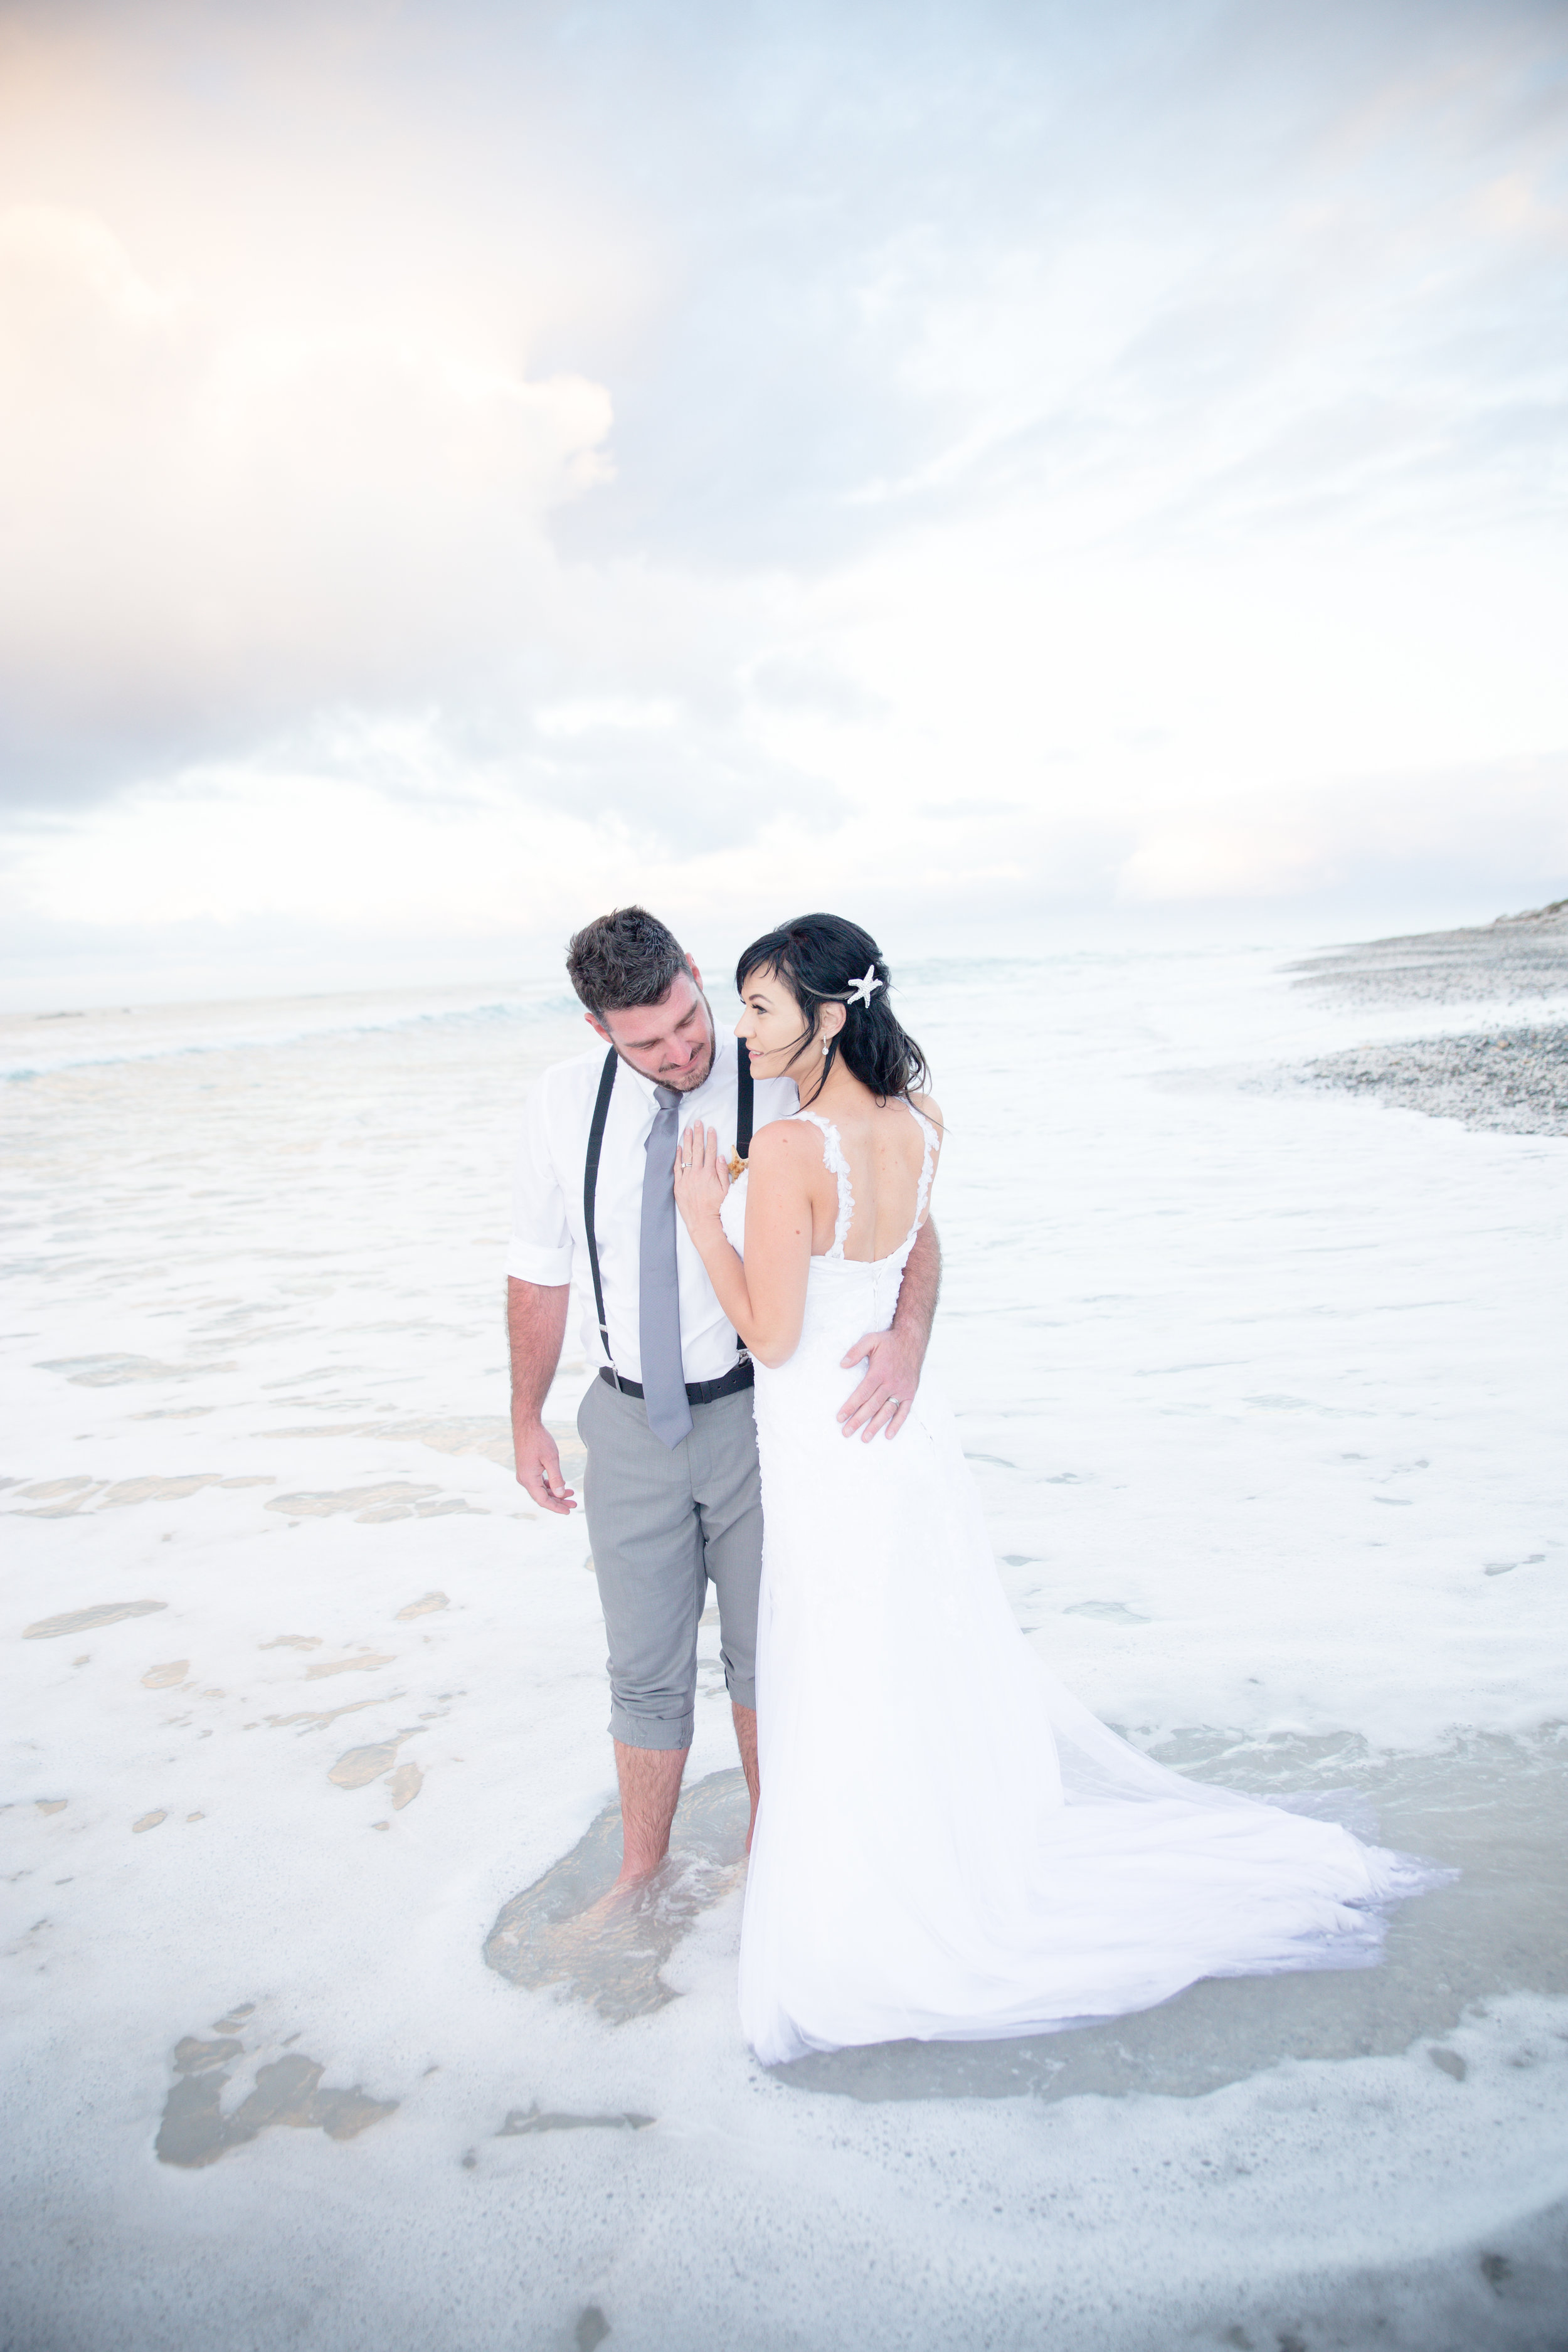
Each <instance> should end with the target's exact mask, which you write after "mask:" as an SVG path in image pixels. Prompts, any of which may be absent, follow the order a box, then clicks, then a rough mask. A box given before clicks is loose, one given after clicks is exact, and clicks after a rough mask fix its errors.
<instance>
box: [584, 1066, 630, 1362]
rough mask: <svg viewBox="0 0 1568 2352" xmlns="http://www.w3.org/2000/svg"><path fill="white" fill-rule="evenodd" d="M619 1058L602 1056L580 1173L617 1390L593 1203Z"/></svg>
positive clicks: (599, 1310)
mask: <svg viewBox="0 0 1568 2352" xmlns="http://www.w3.org/2000/svg"><path fill="white" fill-rule="evenodd" d="M620 1058H621V1057H620V1055H618V1054H617V1053H616V1049H615V1047H614V1046H613V1045H612V1046H611V1048H610V1050H609V1052H608V1053H607V1054H606V1055H605V1066H604V1068H603V1069H602V1070H601V1071H600V1073H599V1091H598V1095H597V1096H596V1097H595V1103H594V1124H593V1125H592V1127H591V1128H590V1129H588V1162H587V1166H586V1167H585V1168H584V1171H583V1229H584V1234H586V1236H587V1242H588V1264H589V1265H590V1266H591V1267H592V1268H593V1273H594V1309H595V1313H596V1315H597V1316H598V1318H599V1337H600V1339H602V1340H603V1341H604V1343H605V1357H606V1359H607V1360H608V1362H609V1367H610V1370H611V1371H612V1372H615V1374H616V1387H617V1388H619V1387H620V1385H621V1376H620V1374H619V1372H616V1360H615V1357H614V1356H613V1355H612V1354H611V1352H610V1327H609V1325H608V1324H607V1323H606V1322H605V1286H604V1284H603V1282H601V1280H600V1279H599V1243H598V1237H597V1235H596V1234H595V1231H594V1202H595V1199H596V1198H597V1195H598V1191H599V1152H600V1150H601V1148H602V1146H603V1144H604V1140H605V1120H606V1119H607V1118H608V1117H609V1115H610V1097H611V1095H612V1094H613V1093H614V1092H615V1087H616V1063H617V1062H618V1061H619V1060H620Z"/></svg>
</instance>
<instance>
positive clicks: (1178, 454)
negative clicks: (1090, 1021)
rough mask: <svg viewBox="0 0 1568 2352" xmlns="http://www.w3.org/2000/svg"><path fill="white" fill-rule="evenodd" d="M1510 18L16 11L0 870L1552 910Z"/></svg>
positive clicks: (1537, 172) (138, 8)
mask: <svg viewBox="0 0 1568 2352" xmlns="http://www.w3.org/2000/svg"><path fill="white" fill-rule="evenodd" d="M568 31H570V33H571V37H567V34H568ZM1562 55H1563V44H1562V39H1561V32H1560V28H1559V29H1557V30H1554V28H1553V24H1552V12H1551V11H1550V10H1543V9H1542V8H1540V7H1538V6H1535V5H1531V0H1441V5H1426V0H1422V4H1421V5H1405V0H1375V5H1371V6H1367V5H1363V4H1362V0H1326V6H1325V8H1324V9H1321V10H1317V11H1314V12H1312V15H1311V16H1310V19H1309V18H1308V17H1307V16H1303V15H1302V14H1301V12H1300V11H1298V10H1293V9H1290V8H1274V7H1269V6H1266V5H1222V6H1220V7H1219V8H1217V9H1214V8H1209V7H1207V6H1203V5H1195V0H1194V5H1191V6H1188V5H1176V6H1172V5H1166V0H1159V5H1146V0H1117V5H1116V6H1115V7H1113V8H1112V9H1111V10H1110V11H1109V12H1108V13H1107V12H1101V13H1100V14H1099V15H1096V14H1095V13H1094V12H1088V13H1085V12H1082V11H1075V10H1073V9H1071V8H1069V7H1065V6H1064V7H1062V8H1046V9H1041V10H1037V11H1018V10H1016V9H1013V8H1011V7H1009V6H1005V5H994V6H993V5H986V0H976V5H973V6H965V7H960V6H959V5H957V0H953V5H952V6H951V7H950V6H947V5H942V6H939V7H938V8H936V9H935V10H933V11H930V12H927V14H926V16H924V17H922V18H921V26H920V28H919V34H918V37H915V35H914V34H912V33H911V31H910V19H909V17H908V14H907V11H904V10H901V9H899V8H896V7H894V6H892V5H882V0H870V5H868V6H867V7H866V8H864V9H861V10H855V11H850V12H848V13H847V15H846V14H845V12H843V11H836V12H831V13H830V12H827V11H826V9H822V8H817V7H816V6H813V5H803V6H799V7H796V8H794V9H792V10H790V11H788V12H784V11H783V10H780V11H777V12H770V11H769V10H767V9H764V10H763V11H762V12H761V14H751V15H747V16H744V17H743V18H742V17H737V16H735V15H734V13H733V12H732V11H726V10H723V9H722V8H721V7H718V6H716V5H708V0H692V5H690V6H689V7H688V8H684V9H681V10H678V11H676V12H674V14H673V15H671V14H670V13H669V12H666V13H665V15H664V16H661V17H659V18H658V22H657V24H656V23H655V21H654V20H653V19H651V18H647V17H646V16H644V15H643V14H641V13H639V12H638V11H637V9H636V8H634V7H631V6H628V5H621V0H610V5H609V6H608V7H607V8H606V9H605V10H603V11H601V12H599V13H598V15H597V16H595V19H594V24H593V27H592V28H589V27H588V26H587V25H586V20H583V19H581V18H578V17H576V16H574V17H573V18H572V19H571V24H570V26H568V23H567V19H566V18H565V17H563V16H560V15H559V14H557V13H554V12H552V11H551V10H549V9H545V10H540V11H534V10H528V11H521V12H519V11H508V10H498V9H492V8H489V7H486V6H484V5H479V0H452V5H449V6H447V7H444V8H442V9H440V10H437V9H436V8H434V7H433V6H429V5H425V0H416V5H413V6H411V7H408V8H404V9H399V10H396V11H392V12H387V11H384V10H382V9H380V8H378V7H375V6H372V5H362V0H333V5H330V6H328V7H324V8H320V9H306V8H297V7H282V8H279V9H278V10H273V11H265V12H262V11H256V10H251V9H248V8H246V7H243V6H238V5H235V6H230V7H225V6H223V5H217V6H215V7H211V8H204V9H200V10H192V9H187V8H185V7H183V6H181V5H165V0H128V5H124V6H122V7H117V8H114V9H102V8H99V7H92V6H86V5H74V0H69V4H67V0H57V5H54V6H46V5H28V0H11V5H9V6H7V5H6V0H0V64H3V65H4V66H5V68H6V69H7V70H6V72H5V74H4V75H0V394H4V396H5V402H6V404H7V407H8V409H9V411H10V413H11V415H12V417H13V419H14V423H13V425H12V427H11V429H10V431H9V433H8V435H7V436H6V438H5V440H4V441H0V523H3V524H4V527H5V531H6V534H7V539H8V543H9V546H10V548H11V550H12V551H13V555H12V560H11V562H9V564H8V567H7V571H6V573H5V585H3V586H0V698H3V702H4V710H5V720H4V724H5V728H6V729H7V730H8V732H9V740H8V747H7V748H6V749H5V754H4V756H5V783H6V787H7V791H8V793H9V794H10V797H11V798H12V800H13V801H15V802H19V803H22V804H23V805H24V806H25V807H26V809H27V810H29V811H30V812H31V814H29V815H28V816H27V817H26V822H25V824H24V826H23V829H22V830H21V831H20V832H19V833H18V834H17V835H16V837H15V840H14V843H13V857H12V868H11V870H12V883H11V889H12V894H13V896H12V904H13V906H14V908H16V910H17V912H18V915H19V917H21V918H24V919H26V921H27V922H28V923H29V924H31V925H32V926H33V930H32V936H34V937H35V938H37V939H40V940H44V941H45V944H46V946H47V927H48V926H49V925H51V924H53V925H56V926H58V927H60V928H61V931H62V936H63V932H64V929H67V928H68V927H69V926H71V925H72V924H75V925H76V926H77V927H78V929H80V928H81V927H82V926H87V927H88V928H89V929H91V928H93V927H96V928H97V929H99V930H100V931H102V932H104V933H105V935H107V933H108V932H109V930H110V929H113V927H114V926H116V925H124V924H129V925H130V926H131V930H130V931H128V932H127V934H126V936H127V937H128V938H129V937H131V936H132V935H133V934H134V933H135V932H136V927H137V926H138V925H141V926H142V927H143V928H145V927H147V926H149V925H151V924H153V922H154V921H155V922H156V924H157V925H160V926H162V927H163V928H165V929H168V928H170V927H173V928H174V929H178V928H179V927H180V926H181V925H202V924H207V925H217V926H218V927H219V928H220V929H221V928H222V927H223V926H225V925H227V926H231V927H237V930H236V935H237V932H238V929H243V927H244V926H246V925H247V924H255V923H261V924H267V923H272V922H276V923H277V924H278V925H279V926H283V925H285V924H286V923H288V922H289V921H296V922H298V923H299V924H301V925H305V926H307V927H314V935H318V936H320V937H321V938H325V937H326V936H328V934H329V933H330V932H331V929H332V927H333V926H334V925H336V926H338V927H339V928H340V929H342V930H343V931H344V933H345V935H347V933H349V932H353V933H354V934H355V935H356V936H357V935H359V934H360V933H362V932H363V933H365V934H366V935H368V933H369V931H372V930H377V929H379V930H380V931H381V932H382V933H384V934H387V935H395V934H397V933H400V932H402V931H404V930H407V931H408V932H409V933H410V934H412V933H413V932H414V931H416V930H421V929H422V930H423V931H424V932H425V933H426V934H427V935H428V936H429V937H431V938H436V937H438V936H439V937H444V938H449V939H452V940H470V941H479V942H485V941H494V942H496V943H497V945H498V947H499V945H500V943H503V942H505V941H507V940H513V939H516V938H517V937H518V936H519V935H520V934H521V933H523V932H526V931H527V930H528V929H530V927H537V928H538V929H540V931H541V935H542V936H543V935H546V934H552V933H553V931H554V930H555V929H556V928H557V927H558V926H559V924H560V923H561V922H562V921H563V920H564V919H566V917H567V914H568V913H570V914H571V915H573V916H576V915H577V914H580V913H585V912H588V911H591V910H592V908H593V907H594V906H595V905H596V904H599V903H602V902H603V901H604V900H605V898H608V897H612V896H616V895H619V896H627V895H632V894H634V893H635V894H637V895H639V896H645V897H650V898H658V901H659V903H660V904H661V905H664V906H666V907H668V908H669V909H670V910H671V911H672V913H673V914H675V915H677V916H678V917H679V919H680V920H681V921H682V922H683V923H688V924H689V923H695V922H698V921H700V919H701V911H702V908H703V907H704V906H705V905H707V906H710V907H711V906H721V907H722V908H724V910H725V920H726V923H727V924H728V923H729V922H730V921H731V919H732V920H733V921H735V922H736V923H737V924H740V923H742V916H743V919H744V922H746V923H749V922H750V921H751V920H752V916H753V915H754V916H755V918H756V919H757V921H758V922H761V921H763V920H767V919H772V918H773V917H774V916H776V915H778V914H780V913H783V912H785V911H787V910H788V908H789V907H790V906H791V905H792V904H794V903H795V901H796V900H797V899H801V900H804V899H810V900H814V901H817V900H821V899H822V898H824V896H825V895H827V894H828V893H829V892H830V891H831V889H832V888H834V887H837V885H838V884H839V883H840V882H842V885H843V887H844V889H845V890H847V891H849V892H851V893H852V894H853V895H854V896H855V898H856V900H857V903H858V904H860V905H863V906H865V907H867V908H868V909H869V908H872V907H873V906H876V907H879V908H885V909H887V910H888V913H887V914H886V915H882V914H879V915H878V916H877V917H876V919H877V920H879V921H885V920H887V919H889V917H891V918H892V919H906V920H908V921H910V922H912V923H915V924H917V925H926V926H927V927H928V928H929V925H930V924H932V923H935V924H939V925H940V924H948V925H958V924H961V923H971V924H974V925H979V926H982V927H984V925H985V924H986V923H988V922H991V923H1020V922H1025V921H1026V920H1029V919H1033V918H1034V917H1035V916H1037V913H1038V910H1039V909H1040V908H1042V907H1044V906H1046V905H1047V904H1048V905H1051V906H1056V907H1061V906H1063V905H1066V904H1068V903H1069V902H1073V901H1077V902H1079V903H1081V904H1083V905H1085V906H1099V907H1101V908H1107V907H1113V906H1115V905H1117V904H1121V905H1124V906H1134V905H1136V906H1139V907H1153V906H1166V907H1175V906H1181V905H1185V904H1194V905H1195V904H1203V905H1207V906H1212V905H1214V904H1215V903H1216V902H1217V901H1220V900H1223V899H1226V898H1230V899H1231V900H1232V901H1233V902H1235V903H1237V904H1240V903H1245V902H1246V901H1247V899H1248V898H1272V899H1273V900H1275V901H1276V902H1277V903H1285V902H1286V901H1289V900H1292V899H1295V900H1298V901H1300V903H1302V904H1307V903H1313V904H1324V905H1327V904H1330V903H1332V902H1335V901H1336V899H1337V901H1338V902H1339V903H1342V904H1350V903H1352V902H1353V901H1355V900H1356V899H1357V898H1363V899H1364V898H1368V897H1369V895H1375V896H1377V897H1378V898H1379V899H1380V901H1381V902H1382V903H1384V904H1387V903H1388V902H1389V896H1390V893H1391V892H1395V893H1396V892H1397V890H1398V889H1399V888H1400V887H1408V888H1409V890H1410V891H1411V892H1413V893H1415V894H1420V893H1423V892H1425V893H1427V894H1428V895H1429V896H1432V897H1433V898H1434V901H1435V902H1436V899H1439V898H1442V899H1443V904H1444V910H1445V911H1447V908H1449V907H1451V906H1452V904H1453V903H1454V897H1455V894H1460V895H1462V894H1463V892H1465V891H1467V890H1471V891H1474V892H1475V893H1476V894H1478V898H1477V903H1476V904H1475V906H1474V911H1475V912H1477V913H1483V912H1487V911H1490V910H1492V909H1491V908H1489V905H1488V903H1487V901H1486V899H1485V898H1480V896H1479V894H1481V893H1495V894H1500V897H1501V902H1502V903H1505V904H1506V903H1510V902H1513V901H1515V900H1522V899H1525V898H1529V897H1531V895H1534V896H1537V897H1546V896H1550V895H1556V894H1557V893H1558V892H1559V891H1560V888H1561V887H1562V884H1563V878H1564V877H1563V874H1562V871H1561V864H1560V863H1559V864H1558V865H1555V866H1554V865H1553V864H1552V861H1553V860H1558V861H1561V860H1562V859H1563V857H1564V856H1568V850H1565V848H1564V845H1563V838H1562V833H1561V828H1560V827H1559V826H1556V825H1555V824H1554V823H1553V822H1552V820H1551V818H1550V810H1549V803H1550V802H1551V798H1552V793H1555V791H1556V790H1557V788H1558V780H1559V779H1560V777H1561V773H1562V771H1561V769H1560V767H1559V766H1557V765H1554V764H1553V761H1554V759H1555V758H1556V755H1558V754H1560V753H1561V752H1562V751H1563V747H1564V746H1565V745H1568V678H1565V676H1564V671H1563V664H1562V662H1561V658H1560V646H1561V643H1562V640H1563V635H1565V634H1568V611H1565V610H1564V606H1565V604H1568V598H1565V595H1564V576H1563V574H1564V564H1563V549H1562V540H1561V533H1560V530H1559V528H1558V525H1559V522H1560V516H1561V508H1562V503H1563V498H1564V496H1565V495H1568V478H1565V476H1564V473H1563V460H1562V457H1561V447H1562V440H1563V411H1564V405H1565V403H1568V385H1565V381H1564V379H1565V374H1568V370H1565V369H1564V364H1563V358H1562V354H1561V352H1560V350H1559V349H1558V347H1557V343H1556V341H1555V340H1554V339H1553V338H1552V335H1551V333H1550V331H1549V330H1548V324H1547V322H1548V321H1549V320H1550V318H1551V316H1552V294H1553V289H1555V287H1556V285H1557V283H1558V278H1559V275H1560V270H1561V253H1562V248H1563V222H1564V219H1565V218H1568V192H1565V188H1564V176H1565V154H1568V143H1565V139H1564V123H1563V116H1562V112H1561V110H1558V109H1554V106H1553V103H1552V100H1551V85H1552V74H1553V72H1554V71H1555V70H1556V67H1557V65H1560V63H1561V59H1562ZM1554 61H1555V62H1554ZM7 91H8V93H9V94H8V95H6V94H5V92H7ZM1543 795H1544V798H1543ZM40 810H42V811H43V812H44V814H42V815H40V814H38V812H39V811H40ZM73 812H74V813H73ZM1548 869H1550V870H1548ZM1446 892H1447V894H1448V896H1447V898H1444V893H1446ZM40 926H41V927H42V929H40V928H39V927H40ZM487 952H488V950H487Z"/></svg>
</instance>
